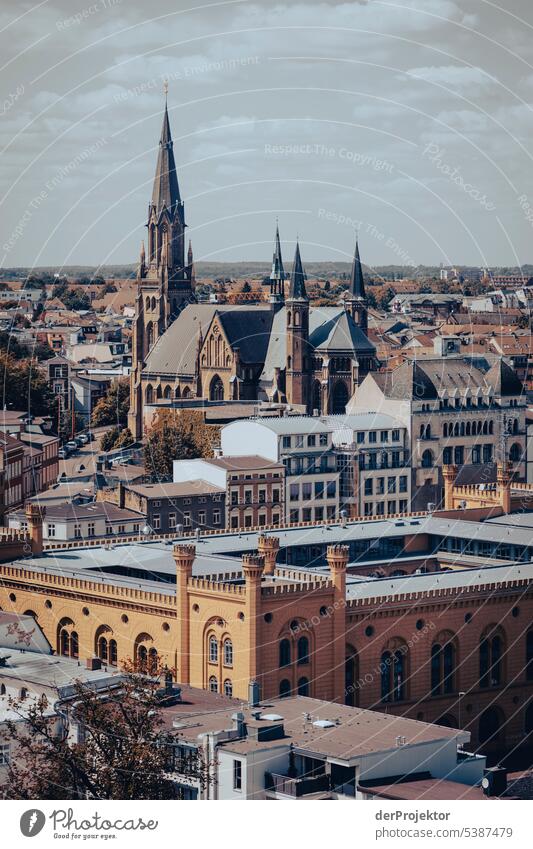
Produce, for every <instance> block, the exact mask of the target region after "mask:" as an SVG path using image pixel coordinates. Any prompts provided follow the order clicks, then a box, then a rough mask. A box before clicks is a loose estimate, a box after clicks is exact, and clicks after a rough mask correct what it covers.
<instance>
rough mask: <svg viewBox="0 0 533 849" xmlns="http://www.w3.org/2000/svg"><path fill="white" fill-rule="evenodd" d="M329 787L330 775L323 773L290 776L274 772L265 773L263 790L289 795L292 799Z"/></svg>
mask: <svg viewBox="0 0 533 849" xmlns="http://www.w3.org/2000/svg"><path fill="white" fill-rule="evenodd" d="M330 787H331V781H330V776H329V775H325V774H324V775H315V776H311V775H309V776H302V777H300V778H290V777H289V776H288V775H279V774H278V773H275V772H267V773H265V790H269V791H270V792H272V793H279V794H280V795H282V796H290V797H291V798H292V799H301V798H302V797H303V796H309V795H311V794H312V793H324V792H327V791H328V790H330Z"/></svg>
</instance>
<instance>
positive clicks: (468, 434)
mask: <svg viewBox="0 0 533 849" xmlns="http://www.w3.org/2000/svg"><path fill="white" fill-rule="evenodd" d="M471 427H472V425H471V424H470V422H467V423H466V435H467V436H470V430H471Z"/></svg>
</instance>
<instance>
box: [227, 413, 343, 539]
mask: <svg viewBox="0 0 533 849" xmlns="http://www.w3.org/2000/svg"><path fill="white" fill-rule="evenodd" d="M334 430H335V428H334V426H333V425H331V424H329V423H327V419H322V418H319V417H313V416H286V417H283V418H268V417H265V418H256V419H246V420H244V421H235V422H231V424H228V425H226V426H225V427H223V428H222V431H221V449H222V456H223V457H239V456H243V455H249V454H250V453H253V451H257V449H258V447H260V450H261V455H262V456H263V457H264V458H266V459H268V460H270V461H271V462H273V463H282V464H283V466H284V467H285V519H286V520H288V521H289V522H312V521H313V522H319V523H321V522H324V521H327V520H328V519H333V518H335V517H336V516H337V515H338V513H339V472H338V471H337V462H336V457H335V452H334V445H333V432H334Z"/></svg>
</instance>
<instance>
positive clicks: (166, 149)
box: [152, 91, 181, 215]
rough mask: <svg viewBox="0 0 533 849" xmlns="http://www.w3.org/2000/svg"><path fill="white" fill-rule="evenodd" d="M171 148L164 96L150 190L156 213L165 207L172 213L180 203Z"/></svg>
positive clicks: (170, 134)
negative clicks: (153, 175)
mask: <svg viewBox="0 0 533 849" xmlns="http://www.w3.org/2000/svg"><path fill="white" fill-rule="evenodd" d="M165 95H166V91H165ZM172 148H173V144H172V133H171V132H170V121H169V118H168V106H167V101H166V97H165V114H164V115H163V127H162V128H161V138H160V139H159V153H158V156H157V166H156V170H155V178H154V188H153V191H152V206H153V207H155V211H156V213H157V215H159V213H160V212H161V210H162V209H164V208H165V207H166V208H167V209H168V210H169V212H170V213H171V214H172V213H174V211H175V208H176V206H178V205H179V204H180V203H181V197H180V190H179V185H178V175H177V173H176V163H175V161H174V151H173V149H172Z"/></svg>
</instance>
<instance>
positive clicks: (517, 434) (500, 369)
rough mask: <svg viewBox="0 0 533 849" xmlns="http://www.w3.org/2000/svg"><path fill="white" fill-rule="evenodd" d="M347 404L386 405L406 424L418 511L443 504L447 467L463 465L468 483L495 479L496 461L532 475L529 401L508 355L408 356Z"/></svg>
mask: <svg viewBox="0 0 533 849" xmlns="http://www.w3.org/2000/svg"><path fill="white" fill-rule="evenodd" d="M439 344H440V343H439ZM347 409H348V412H349V413H362V412H366V411H367V410H368V409H374V410H380V412H383V413H386V414H388V415H390V416H393V417H395V418H397V419H398V420H399V421H401V422H403V423H404V425H405V427H406V428H407V430H408V432H409V439H410V446H409V449H410V455H411V467H412V473H411V474H412V477H411V493H412V496H411V508H412V509H414V510H417V509H426V508H427V505H428V504H432V503H433V504H437V505H438V504H440V503H441V501H442V494H443V479H442V466H444V465H450V464H454V465H456V466H458V467H459V469H460V475H461V477H462V478H463V479H464V482H465V483H468V482H474V481H475V480H477V479H479V480H480V481H481V480H486V481H490V480H491V479H494V478H495V475H496V462H498V461H502V460H503V461H509V462H511V463H512V464H513V473H514V476H515V477H516V478H517V479H521V480H525V474H526V462H525V460H526V425H525V417H526V399H525V395H524V392H523V386H522V383H521V382H520V380H519V379H518V377H517V376H516V374H515V372H514V371H513V369H512V368H511V367H510V366H509V365H508V364H507V363H506V362H505V360H503V359H501V358H495V359H494V361H490V360H487V359H486V358H482V357H480V358H479V359H478V360H476V362H475V363H474V362H472V360H471V359H467V358H463V357H461V356H458V355H456V354H455V353H453V354H450V355H447V356H438V357H433V358H424V359H423V360H416V359H415V360H412V361H408V362H405V363H403V364H402V365H400V366H398V368H396V369H394V370H393V371H391V372H381V373H375V374H371V375H368V377H367V378H366V379H365V381H364V385H363V384H361V387H360V388H359V389H358V390H357V391H356V393H355V395H354V396H353V398H352V399H351V401H350V403H349V404H348V408H347Z"/></svg>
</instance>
